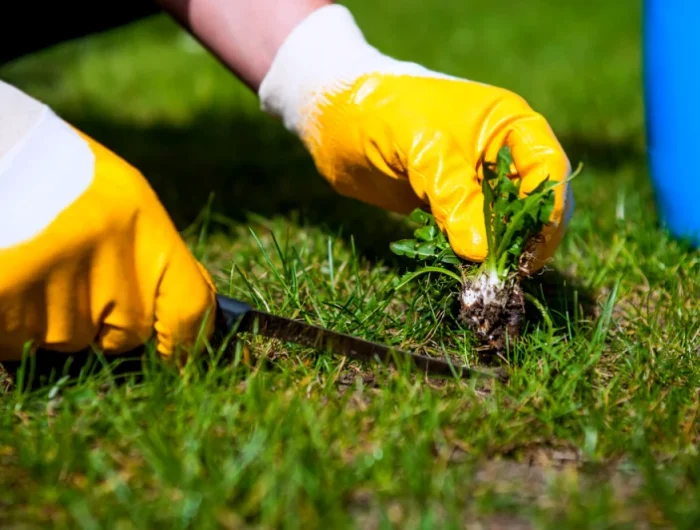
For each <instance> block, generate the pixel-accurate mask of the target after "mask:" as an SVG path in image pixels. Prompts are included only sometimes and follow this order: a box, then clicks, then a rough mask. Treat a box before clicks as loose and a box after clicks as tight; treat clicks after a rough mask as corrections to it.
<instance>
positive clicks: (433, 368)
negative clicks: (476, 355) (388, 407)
mask: <svg viewBox="0 0 700 530" xmlns="http://www.w3.org/2000/svg"><path fill="white" fill-rule="evenodd" d="M217 298H218V299H219V310H220V312H221V314H222V316H223V318H224V320H225V321H226V323H227V327H229V328H231V327H235V328H236V331H238V332H251V333H254V334H258V335H262V336H265V337H269V338H274V339H278V340H282V341H285V342H292V343H296V344H300V345H303V346H308V347H311V348H314V349H318V350H322V351H330V352H334V353H336V354H341V355H345V356H347V357H350V358H352V359H356V360H359V361H365V362H377V361H380V362H382V363H387V364H388V363H391V364H395V362H396V361H397V360H402V361H404V362H405V361H410V362H411V363H412V364H413V365H414V366H415V367H416V368H419V369H420V370H423V371H426V372H428V373H431V374H434V375H444V376H452V377H454V376H456V377H460V378H462V379H467V378H470V377H473V376H483V377H491V378H498V379H501V376H500V375H498V374H493V373H488V372H482V371H478V370H474V369H471V368H467V367H466V366H460V365H455V364H451V363H449V362H447V361H444V360H442V359H437V358H434V357H428V356H425V355H420V354H416V353H408V352H405V351H401V350H397V349H395V348H391V347H389V346H386V345H384V344H377V343H376V342H371V341H368V340H365V339H361V338H359V337H354V336H352V335H347V334H345V333H339V332H337V331H332V330H329V329H327V328H322V327H320V326H316V325H313V324H308V323H306V322H302V321H299V320H292V319H290V318H285V317H281V316H278V315H274V314H271V313H267V312H265V311H260V310H257V309H253V308H252V307H250V306H248V305H247V304H244V303H243V302H240V301H238V300H233V299H231V298H227V297H222V296H221V295H217Z"/></svg>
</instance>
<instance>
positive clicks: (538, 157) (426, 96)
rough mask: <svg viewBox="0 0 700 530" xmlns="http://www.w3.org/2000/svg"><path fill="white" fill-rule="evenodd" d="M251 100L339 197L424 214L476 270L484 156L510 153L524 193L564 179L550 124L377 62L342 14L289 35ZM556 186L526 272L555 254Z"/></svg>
mask: <svg viewBox="0 0 700 530" xmlns="http://www.w3.org/2000/svg"><path fill="white" fill-rule="evenodd" d="M259 96H260V100H261V104H262V108H263V109H264V110H265V111H266V112H268V113H269V114H271V115H274V116H278V117H281V118H282V119H283V121H284V124H285V126H286V127H287V128H288V129H289V130H290V131H292V132H294V133H296V134H297V135H298V136H299V137H300V138H301V139H302V140H303V142H304V144H305V145H306V146H307V148H308V149H309V151H310V153H311V155H312V156H313V159H314V161H315V163H316V167H317V168H318V170H319V172H320V173H321V174H322V175H323V176H324V177H325V178H326V179H327V180H328V181H329V182H330V183H331V185H332V186H333V187H334V188H335V189H336V190H337V191H338V192H339V193H341V194H343V195H346V196H349V197H353V198H356V199H359V200H361V201H364V202H366V203H369V204H373V205H376V206H379V207H382V208H385V209H388V210H393V211H396V212H400V213H408V212H410V211H411V210H412V209H414V208H415V207H417V206H423V207H427V208H428V209H430V210H431V211H432V213H433V215H434V216H435V218H436V220H437V222H438V224H439V225H440V227H441V228H442V230H443V231H444V232H445V233H446V234H447V236H448V238H449V241H450V244H451V245H452V247H453V249H454V251H455V252H456V253H457V254H458V255H460V256H462V257H463V258H466V259H469V260H472V261H475V262H481V261H483V260H484V258H485V257H486V252H487V244H486V235H485V226H484V218H483V196H482V193H481V178H482V177H483V173H482V171H481V160H482V155H483V156H485V157H486V160H487V161H494V162H495V161H496V155H497V153H498V151H499V150H500V148H501V147H502V146H504V145H508V146H509V147H510V148H511V152H512V155H513V160H514V166H515V167H514V168H513V169H514V170H517V171H518V172H519V173H520V174H521V175H522V176H523V185H522V188H521V189H522V190H523V192H524V193H525V192H529V191H531V190H532V189H533V188H535V187H536V186H537V184H539V183H540V182H541V181H542V180H544V179H545V178H546V177H548V176H549V177H550V179H552V180H556V181H562V180H564V179H565V178H566V177H567V176H568V175H569V173H570V172H571V166H570V163H569V160H568V159H567V157H566V155H565V153H564V152H563V150H562V148H561V146H560V144H559V142H558V141H557V139H556V137H555V135H554V133H553V132H552V130H551V128H550V127H549V125H548V123H547V122H546V121H545V119H544V118H543V117H542V116H541V115H540V114H538V113H537V112H535V111H534V110H533V109H532V108H530V106H529V105H528V104H527V103H526V102H525V101H524V100H523V98H521V97H520V96H518V95H516V94H514V93H513V92H510V91H508V90H504V89H501V88H497V87H493V86H488V85H485V84H482V83H477V82H473V81H469V80H466V79H459V78H455V77H453V76H449V75H445V74H441V73H437V72H432V71H430V70H428V69H426V68H424V67H422V66H420V65H417V64H414V63H407V62H403V61H398V60H395V59H393V58H391V57H388V56H386V55H384V54H382V53H380V52H379V51H377V50H376V49H375V48H373V47H371V46H370V45H369V44H368V43H367V42H366V40H365V39H364V37H363V35H362V33H361V31H360V30H359V28H358V27H357V25H356V23H355V21H354V19H353V17H352V15H351V14H350V12H349V11H348V10H347V8H345V7H344V6H341V5H331V6H328V7H323V8H321V9H318V10H317V11H315V12H314V13H312V14H311V15H310V16H309V17H307V18H306V19H305V20H304V21H302V22H301V23H300V24H299V25H298V26H297V27H296V28H295V30H294V31H293V32H292V33H291V34H290V35H289V36H288V37H287V39H286V40H285V42H284V44H283V45H282V47H281V48H280V50H279V51H278V53H277V56H276V57H275V60H274V61H273V64H272V67H271V68H270V71H269V72H268V74H267V76H266V77H265V79H264V80H263V82H262V84H261V86H260V89H259ZM556 189H557V192H556V201H555V208H554V212H553V214H552V225H551V226H549V227H547V228H545V230H544V232H543V234H542V235H543V236H544V237H543V242H542V244H541V245H540V246H539V248H538V249H537V250H536V260H535V261H534V262H533V264H532V266H531V272H534V271H536V270H538V269H540V268H541V267H542V265H543V264H544V262H545V260H547V259H549V258H550V257H551V256H552V254H553V253H554V251H555V250H556V247H557V245H558V244H559V242H560V240H561V237H562V235H563V233H564V230H565V227H566V224H567V222H568V219H569V217H570V213H571V208H572V206H573V199H572V196H571V192H570V189H569V187H568V185H561V186H558V187H557V188H556Z"/></svg>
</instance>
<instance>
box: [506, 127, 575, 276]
mask: <svg viewBox="0 0 700 530" xmlns="http://www.w3.org/2000/svg"><path fill="white" fill-rule="evenodd" d="M507 143H508V146H509V147H510V149H511V153H512V155H513V163H514V165H515V168H516V170H517V171H518V173H519V174H520V176H521V178H522V187H521V190H522V192H523V193H529V192H531V191H532V190H533V189H534V188H536V187H537V185H538V184H540V183H541V182H542V181H543V180H544V179H546V178H549V179H550V180H552V181H556V182H562V181H564V180H565V179H566V178H567V177H568V176H569V175H570V173H571V164H570V162H569V159H568V158H567V156H566V155H565V154H564V151H563V149H562V148H561V145H560V144H559V141H558V140H557V138H556V137H555V135H554V133H553V132H552V129H551V128H550V126H549V124H548V123H547V122H546V121H545V119H544V118H543V117H542V116H541V115H539V114H532V115H531V116H529V117H528V118H524V119H521V120H518V121H517V122H516V123H515V124H514V125H513V128H512V131H511V133H510V134H509V135H508V139H507ZM572 208H573V197H572V194H571V189H570V185H569V184H562V185H559V186H557V187H556V188H555V189H554V211H553V212H552V216H551V218H550V219H551V224H550V225H548V226H546V227H545V228H544V230H543V231H542V241H541V242H540V243H539V244H538V245H537V247H536V250H535V259H534V260H533V262H532V263H531V266H530V271H529V272H530V273H532V272H536V271H537V270H539V269H541V268H542V267H543V266H544V264H545V262H546V261H547V260H548V259H550V258H551V257H552V255H553V254H554V252H555V250H556V248H557V247H558V245H559V243H560V241H561V239H562V237H563V236H564V232H565V230H566V225H567V222H568V218H569V217H570V215H571V210H572Z"/></svg>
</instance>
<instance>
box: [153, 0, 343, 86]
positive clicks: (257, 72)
mask: <svg viewBox="0 0 700 530" xmlns="http://www.w3.org/2000/svg"><path fill="white" fill-rule="evenodd" d="M157 1H158V3H159V4H160V5H161V6H162V7H163V9H165V10H166V11H167V12H168V13H170V15H171V16H173V17H174V18H175V19H176V20H177V21H178V22H179V23H180V24H182V25H183V26H184V27H185V28H186V29H187V30H188V31H189V32H190V33H192V35H194V36H195V38H197V39H198V40H199V42H201V43H202V45H203V46H205V47H206V48H207V49H208V50H209V51H210V52H211V53H213V54H214V55H215V56H216V57H217V58H218V59H219V60H220V61H221V62H222V63H223V64H224V65H225V66H226V67H228V68H229V69H230V70H231V71H232V72H233V73H234V74H235V75H236V76H237V77H238V78H240V79H241V80H242V81H243V82H244V83H245V84H246V85H248V86H249V87H250V88H251V89H252V90H253V91H255V92H256V93H257V91H258V88H259V87H260V83H261V82H262V80H263V78H264V77H265V74H266V73H267V71H268V70H269V68H270V65H271V64H272V61H273V59H274V58H275V55H276V53H277V50H279V48H280V46H281V45H282V43H283V42H284V40H285V38H286V37H287V35H289V33H290V32H291V31H292V30H293V29H294V28H295V27H296V25H297V24H299V23H300V22H301V21H302V20H304V19H305V18H306V17H307V16H308V15H310V14H311V13H312V12H313V11H315V10H316V9H318V8H320V7H323V6H326V5H330V4H333V1H332V0H157Z"/></svg>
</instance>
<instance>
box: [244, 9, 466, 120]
mask: <svg viewBox="0 0 700 530" xmlns="http://www.w3.org/2000/svg"><path fill="white" fill-rule="evenodd" d="M371 73H383V74H397V75H399V74H400V75H414V76H423V77H444V78H450V79H454V78H453V77H452V76H448V75H444V74H440V73H436V72H432V71H430V70H428V69H426V68H424V67H423V66H420V65H418V64H415V63H410V62H405V61H398V60H396V59H394V58H392V57H389V56H387V55H384V54H383V53H381V52H380V51H379V50H377V49H376V48H374V47H373V46H371V45H370V44H369V43H368V42H367V40H366V39H365V37H364V35H363V33H362V31H361V30H360V28H359V27H358V26H357V23H356V22H355V19H354V17H353V16H352V14H351V13H350V11H349V10H348V8H346V7H345V6H342V5H340V4H333V5H329V6H324V7H321V8H319V9H317V10H316V11H314V12H313V13H311V14H310V15H309V16H307V17H306V18H305V19H304V20H303V21H302V22H301V23H299V25H297V26H296V27H295V28H294V30H292V32H291V33H290V34H289V35H288V36H287V38H286V39H285V41H284V42H283V44H282V46H281V47H280V49H279V50H278V52H277V55H276V56H275V59H274V60H273V62H272V66H271V67H270V70H269V72H268V73H267V75H266V76H265V78H264V79H263V81H262V83H261V85H260V88H259V90H258V96H259V97H260V103H261V107H262V110H263V111H265V112H267V113H268V114H271V115H273V116H277V117H281V118H282V121H283V123H284V125H285V127H286V128H287V129H289V130H290V131H293V132H295V133H297V134H299V132H300V128H301V127H302V125H303V124H302V123H301V122H302V119H303V118H304V117H305V115H306V114H307V112H308V111H309V110H312V109H313V108H314V107H316V106H317V105H318V104H319V103H320V102H322V101H323V97H324V94H330V93H333V92H334V91H337V90H343V89H347V88H349V87H350V86H351V85H352V83H353V82H354V81H355V80H357V79H358V78H359V77H360V76H363V75H365V74H371Z"/></svg>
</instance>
